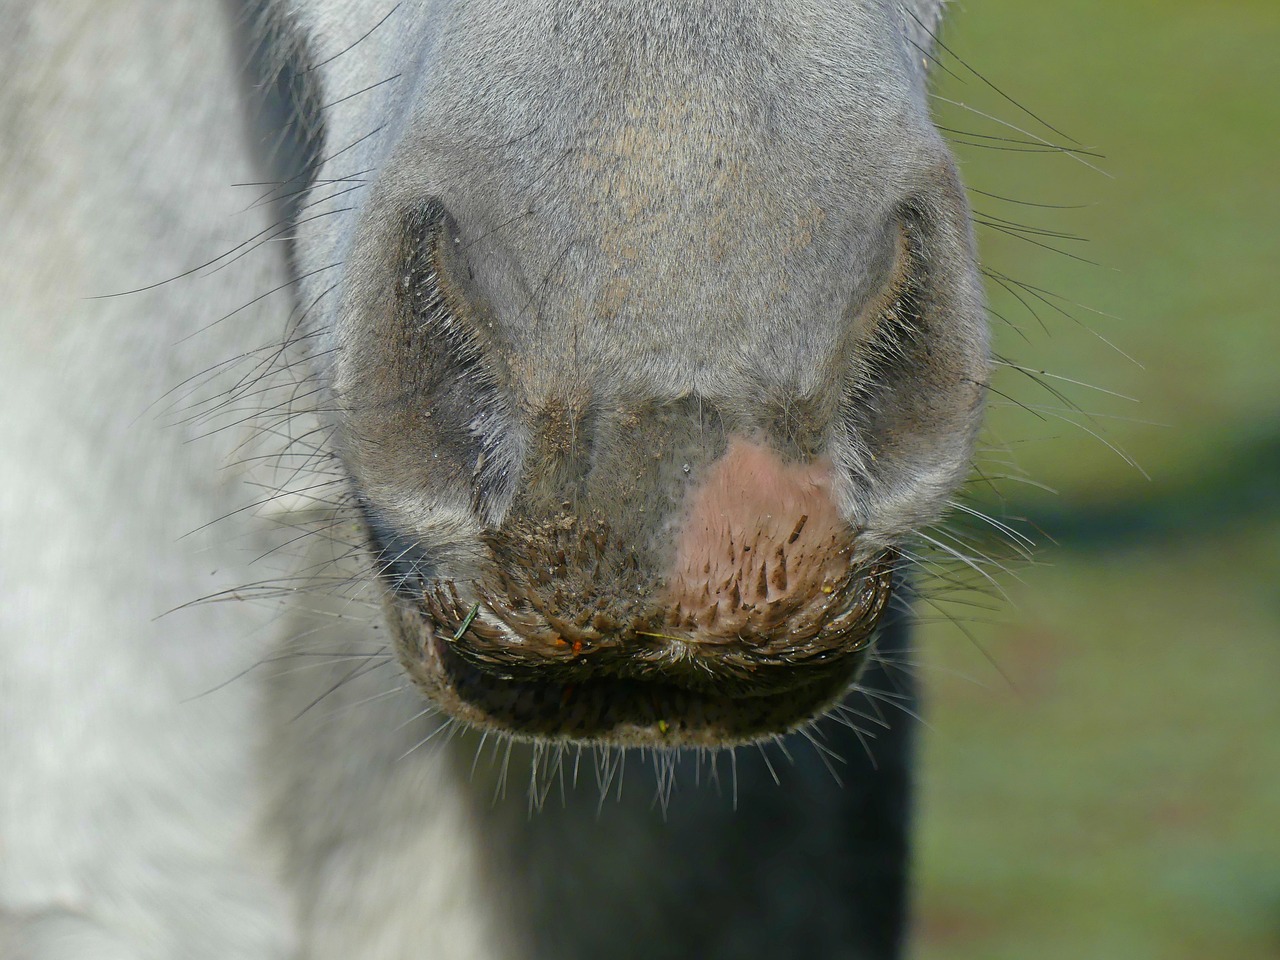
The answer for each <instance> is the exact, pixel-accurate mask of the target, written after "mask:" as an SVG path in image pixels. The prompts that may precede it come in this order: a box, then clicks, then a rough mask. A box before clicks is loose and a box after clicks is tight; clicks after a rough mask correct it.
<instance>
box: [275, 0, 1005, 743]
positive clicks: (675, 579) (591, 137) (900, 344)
mask: <svg viewBox="0 0 1280 960" xmlns="http://www.w3.org/2000/svg"><path fill="white" fill-rule="evenodd" d="M722 6H723V5H716V4H703V3H697V2H695V3H666V2H662V0H647V2H644V3H638V4H634V5H628V7H627V9H626V11H625V12H622V11H613V12H610V11H608V10H602V9H597V8H596V6H595V5H594V4H577V3H569V2H563V3H540V4H536V5H533V4H523V3H516V4H506V5H502V4H494V5H487V4H483V3H479V4H472V5H465V6H459V7H457V8H454V7H452V6H451V5H449V4H444V5H442V6H440V7H438V8H432V9H434V10H435V13H434V14H432V13H430V12H423V13H414V12H412V11H410V12H408V13H406V15H405V18H404V20H403V22H402V29H401V31H400V32H399V33H398V34H397V37H396V39H395V41H394V42H392V41H388V44H387V50H386V52H385V54H384V57H383V59H384V60H385V61H386V62H384V63H379V64H376V65H375V67H374V68H370V69H371V70H373V72H371V73H370V74H369V75H368V76H361V75H359V73H358V70H356V72H355V73H354V74H353V75H352V76H349V77H347V78H346V80H347V83H348V84H350V85H351V87H352V89H357V88H359V87H360V85H361V84H364V85H365V86H366V87H368V85H369V84H372V83H374V82H375V81H376V80H378V79H380V78H379V77H378V76H377V74H378V73H382V75H383V76H386V75H390V74H392V73H395V75H396V76H397V77H401V78H403V79H402V80H401V81H400V82H399V84H398V86H396V92H395V93H394V96H395V97H397V98H399V99H398V100H397V101H396V102H395V103H394V104H392V106H394V109H390V108H388V109H387V110H386V112H385V114H378V116H379V117H382V116H384V115H385V117H387V118H388V119H386V120H385V122H384V123H382V124H381V125H380V126H376V127H373V126H372V124H370V123H368V122H366V123H364V124H360V123H356V122H354V121H347V122H346V123H347V125H346V126H345V127H344V125H343V124H344V121H343V119H342V115H341V114H339V115H338V117H337V118H336V119H335V120H334V121H333V122H332V123H331V125H330V126H329V128H328V129H327V130H326V142H325V149H326V151H327V153H329V154H333V155H334V156H337V155H338V153H336V152H335V151H340V152H341V153H342V155H343V161H342V164H341V166H337V167H333V168H332V169H328V168H326V167H324V166H322V167H321V172H320V176H321V177H322V178H323V177H324V176H325V174H326V171H327V172H328V173H329V174H330V178H331V179H334V180H337V179H339V177H338V174H339V173H341V172H342V170H349V169H360V170H369V171H373V172H372V173H371V174H365V176H366V177H367V178H368V179H369V186H368V188H367V189H366V190H365V191H363V192H362V193H360V194H359V195H358V199H357V200H356V201H355V202H354V203H352V202H351V201H350V198H344V203H349V204H350V206H351V209H349V210H347V209H345V208H343V209H340V210H338V211H336V212H335V214H334V215H335V216H338V217H340V218H341V222H342V223H343V224H344V227H343V229H342V230H337V231H334V230H332V229H329V230H328V231H327V232H322V231H319V230H315V231H310V230H309V229H308V226H307V223H306V222H305V221H304V222H303V224H302V225H301V227H300V231H299V233H300V239H299V250H300V252H301V261H300V266H301V268H302V270H301V272H302V273H303V275H304V276H306V275H308V267H310V268H312V269H313V270H315V271H316V272H320V271H322V270H323V269H326V267H325V265H326V264H330V263H341V264H342V267H341V271H342V276H341V278H340V279H339V280H337V282H335V281H334V279H333V277H332V276H326V277H324V279H323V284H324V286H323V287H320V286H318V284H319V283H320V281H315V283H316V284H317V287H316V288H315V294H316V302H317V309H316V310H315V311H314V315H313V318H312V320H311V322H313V323H317V324H318V325H319V328H320V333H321V335H322V337H323V340H324V342H325V344H326V346H327V347H328V349H326V350H324V351H323V355H324V361H323V363H324V369H323V375H324V378H325V380H326V382H327V383H328V384H329V385H330V390H331V393H332V401H333V402H332V407H333V410H334V411H335V413H334V423H333V425H334V427H335V436H336V443H337V449H338V453H339V455H340V457H341V459H342V462H343V464H344V466H345V467H346V470H347V471H348V473H349V474H350V477H351V480H352V483H353V486H354V489H355V492H356V499H357V502H358V503H359V505H360V507H361V512H362V516H363V517H364V520H365V523H366V526H367V530H368V536H369V543H370V547H371V552H372V554H373V556H374V558H375V562H376V564H377V567H378V570H379V573H380V575H381V580H382V582H383V584H384V586H385V594H386V606H387V610H388V615H389V618H390V620H391V623H392V624H393V626H394V628H395V634H396V641H397V649H398V652H399V655H400V659H401V662H402V664H403V665H404V667H405V669H406V670H407V671H408V673H409V675H410V676H411V677H413V679H414V680H415V681H416V682H417V683H418V684H419V685H420V686H421V687H422V688H423V689H424V690H425V691H426V692H427V693H428V695H429V696H431V697H432V698H433V699H434V700H435V701H436V702H437V703H438V704H439V705H440V706H442V707H443V708H444V709H445V710H446V711H448V712H450V713H451V714H453V715H454V716H456V717H459V718H461V719H463V720H466V721H469V722H472V723H475V724H477V725H481V726H486V727H489V728H495V729H498V730H501V731H504V732H506V733H509V734H513V735H516V736H528V737H540V738H550V739H562V740H576V741H579V742H608V743H619V744H641V745H645V744H649V745H653V744H672V745H681V744H693V745H722V744H732V743H742V742H749V741H753V740H757V739H761V738H766V737H771V736H774V735H776V734H778V733H781V732H785V731H787V730H790V729H793V728H795V727H797V726H799V725H801V724H803V723H805V722H807V721H809V720H810V719H812V718H813V717H815V716H817V715H819V714H821V713H822V712H823V711H824V710H826V709H827V708H829V707H830V706H831V705H832V704H833V703H835V702H836V701H838V700H839V698H840V697H841V696H842V695H843V694H844V693H845V692H846V691H847V690H848V688H849V686H850V684H851V683H853V682H854V681H855V680H856V677H857V674H858V671H859V669H860V667H861V666H862V665H863V663H864V662H865V660H866V658H867V656H868V652H869V650H870V647H871V645H872V643H873V641H874V633H875V626H876V623H877V621H878V619H879V618H880V616H881V614H882V613H883V611H884V610H885V608H886V605H887V603H888V601H889V597H890V593H891V591H892V587H893V583H894V578H895V576H896V570H895V568H896V566H897V564H898V556H899V553H898V551H899V548H900V547H901V546H902V545H903V544H904V543H905V542H906V541H907V540H908V538H909V537H910V536H911V533H912V531H913V530H914V529H916V528H917V527H918V526H919V525H921V524H923V523H927V522H932V521H933V520H935V519H936V518H937V516H938V514H939V513H940V511H941V509H942V507H943V505H944V503H945V500H946V497H947V496H948V495H949V493H950V492H951V490H952V489H953V488H954V486H955V485H956V484H957V483H958V482H959V481H960V479H961V478H962V477H963V474H964V471H965V469H966V466H967V463H968V460H969V456H970V454H971V451H972V446H973V437H974V433H975V431H976V428H977V425H978V421H979V419H980V413H981V405H982V396H983V391H984V385H985V381H986V376H987V348H986V334H985V328H984V326H983V321H982V299H981V295H980V293H979V287H978V283H977V280H976V272H975V269H974V264H973V253H972V245H971V239H970V233H969V225H968V223H969V221H968V213H967V209H966V207H965V203H964V200H963V197H962V193H961V191H960V188H959V185H958V181H957V179H956V176H955V173H954V169H953V165H952V163H951V161H950V158H949V156H948V155H947V152H946V150H945V148H944V146H943V145H942V143H941V141H940V139H939V137H938V135H937V133H936V131H935V130H934V129H933V127H932V126H931V124H930V122H929V119H928V115H927V110H926V107H925V99H924V93H923V78H922V75H921V72H920V67H919V64H918V63H917V62H916V61H915V58H913V57H911V56H909V55H908V54H907V52H906V51H908V50H910V49H912V48H911V46H910V44H909V43H908V42H907V40H906V37H905V33H904V25H903V20H902V19H901V14H900V12H899V11H898V9H897V7H896V5H890V4H885V5H883V6H881V5H879V4H848V5H847V6H841V5H839V4H836V5H826V6H824V7H823V11H822V12H821V15H819V12H818V11H817V10H816V9H815V10H814V11H809V13H810V14H812V15H811V16H805V17H794V16H788V15H784V14H785V11H782V10H776V9H774V8H773V6H772V5H769V4H765V3H760V4H759V5H758V6H759V9H758V10H757V9H755V7H754V6H753V5H751V4H749V5H748V6H749V7H751V8H752V9H749V10H745V11H744V10H738V9H736V8H735V9H734V10H725V9H721V7H722ZM442 11H446V12H442ZM447 11H451V12H447ZM833 11H835V13H833ZM624 13H625V15H624ZM833 17H834V18H835V19H832V18H833ZM322 52H323V51H322ZM339 63H340V61H339ZM353 69H355V68H353ZM371 89H373V88H371ZM392 95H393V94H392V93H391V92H386V93H381V92H378V91H377V90H376V89H375V92H374V93H373V94H372V95H371V96H370V97H369V101H370V103H371V104H376V103H377V97H378V96H385V97H391V96H392ZM371 127H372V128H373V129H374V134H369V133H368V131H369V129H370V128H371ZM330 226H331V225H330ZM326 237H329V238H335V239H326Z"/></svg>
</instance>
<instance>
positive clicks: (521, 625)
mask: <svg viewBox="0 0 1280 960" xmlns="http://www.w3.org/2000/svg"><path fill="white" fill-rule="evenodd" d="M700 473H701V474H702V476H700V477H699V478H698V479H697V480H695V481H693V482H691V483H689V484H688V485H687V489H686V491H685V501H686V503H685V505H684V507H683V510H682V512H681V514H680V516H679V518H678V520H677V521H676V525H675V529H674V530H673V533H674V542H672V543H668V544H666V545H665V549H663V548H659V547H658V545H657V544H656V543H655V544H652V545H651V549H648V550H645V549H639V548H638V547H637V542H636V540H634V539H632V538H631V537H629V536H624V535H619V533H618V532H615V530H614V529H613V526H612V525H611V523H610V519H609V518H608V517H607V516H606V515H604V514H603V513H601V512H599V511H595V510H591V511H587V512H585V513H582V512H570V511H569V510H568V509H564V510H562V511H560V512H558V513H551V514H548V515H545V516H543V517H538V518H535V517H519V518H509V519H508V520H507V521H506V522H504V523H503V524H502V526H500V527H499V528H498V529H496V530H493V531H489V532H487V533H486V535H485V537H484V541H485V545H486V548H487V552H488V555H489V556H488V558H487V561H486V562H485V563H484V564H483V565H482V568H481V573H480V575H479V576H477V577H475V578H474V579H471V580H467V581H458V580H454V579H448V578H423V577H404V576H399V577H398V578H397V577H396V576H395V575H394V574H393V575H392V578H391V579H392V581H393V584H394V585H393V586H392V587H391V589H389V590H388V591H387V605H388V610H389V613H390V615H391V620H392V622H393V623H394V624H395V625H396V633H397V650H398V652H399V655H400V660H401V663H402V664H403V665H404V667H405V669H406V670H407V671H408V672H409V675H410V676H411V677H413V678H414V680H415V681H416V682H418V683H419V684H420V685H421V686H422V687H423V689H424V690H426V691H427V692H428V693H429V695H430V696H431V698H432V699H433V700H434V701H436V702H437V703H439V704H440V705H442V706H443V707H444V708H445V709H446V710H448V711H449V712H450V713H452V714H453V715H455V716H458V717H460V718H463V719H466V720H469V721H471V722H473V723H476V724H478V725H483V726H487V727H496V728H498V729H501V730H504V731H506V732H508V733H510V734H513V735H516V736H521V737H539V738H543V739H550V740H570V741H578V742H605V743H613V744H621V745H655V744H664V745H671V746H723V745H731V744H736V743H746V742H751V741H754V740H757V739H760V738H764V737H770V736H774V735H777V734H778V733H780V732H784V731H787V730H791V729H793V728H795V727H796V726H798V725H800V724H802V723H804V722H806V721H808V720H810V719H812V718H813V717H815V716H817V715H819V714H820V713H822V712H824V711H825V710H826V709H827V708H828V707H830V706H831V705H832V703H833V702H835V701H836V700H838V699H839V698H840V697H841V696H842V695H843V693H844V692H845V691H846V690H847V689H848V687H849V686H850V684H851V683H852V682H853V680H854V679H855V677H856V676H857V673H858V671H859V670H860V669H861V667H862V666H863V664H864V662H865V659H866V655H867V652H868V648H869V646H870V644H871V640H872V636H873V633H874V630H875V627H876V625H877V623H878V621H879V619H880V617H881V615H882V614H883V612H884V610H885V607H886V604H887V602H888V599H889V595H890V590H891V583H892V577H891V573H892V561H893V555H892V552H891V551H883V552H881V553H879V554H876V555H874V556H871V557H867V558H863V557H860V556H859V555H858V553H857V549H856V536H855V535H854V533H853V531H851V530H849V529H847V528H846V526H845V525H844V524H843V522H842V521H840V519H839V518H838V516H837V514H836V511H835V508H834V505H833V504H832V502H831V498H830V489H829V488H830V482H829V473H830V465H829V464H821V463H820V464H817V465H809V466H797V465H786V464H784V463H783V462H782V461H781V460H780V458H779V457H778V456H777V454H775V453H774V452H773V451H772V450H770V449H769V448H768V447H767V446H763V445H761V444H758V443H752V442H750V441H747V440H745V439H743V438H740V437H733V438H731V439H730V441H729V443H728V447H727V449H726V450H725V452H724V453H723V454H722V455H721V456H720V457H719V458H718V459H716V460H715V461H713V462H711V463H709V464H706V465H705V466H704V467H703V468H702V470H701V471H700ZM564 506H565V507H566V508H568V507H569V506H570V504H569V502H567V501H566V502H565V504H564ZM663 526H670V524H663ZM383 549H384V556H385V555H386V548H385V547H384V548H383ZM655 562H657V563H660V564H662V565H663V566H662V567H661V568H660V569H655V567H654V566H653V564H654V563H655Z"/></svg>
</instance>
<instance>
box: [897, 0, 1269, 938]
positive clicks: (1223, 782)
mask: <svg viewBox="0 0 1280 960" xmlns="http://www.w3.org/2000/svg"><path fill="white" fill-rule="evenodd" d="M943 41H944V43H946V45H947V46H948V47H949V48H950V50H951V51H952V52H953V54H948V53H946V52H945V51H940V52H939V58H938V59H939V64H938V66H937V67H935V68H934V69H935V72H936V73H937V74H938V76H939V82H938V84H937V87H936V93H937V98H936V102H935V109H936V112H937V115H938V118H939V122H940V124H941V125H943V126H945V127H947V128H950V129H951V130H953V131H956V132H954V133H952V134H950V136H951V139H952V140H953V142H954V143H955V149H956V151H957V153H958V155H959V157H960V161H961V165H962V168H963V173H964V176H965V178H966V180H967V182H968V184H969V186H970V188H971V189H972V190H974V191H975V192H973V193H972V195H971V196H972V200H973V203H974V206H975V208H976V210H977V211H978V213H979V216H980V217H981V218H982V219H983V220H984V221H986V222H987V223H988V224H989V226H985V227H983V228H982V229H981V230H980V233H979V239H980V245H981V252H982V257H983V261H984V264H986V265H987V267H988V269H989V270H990V272H991V274H992V275H993V279H992V280H991V281H990V282H989V288H990V291H991V300H992V307H993V310H994V311H995V312H996V313H997V314H998V315H999V316H998V317H997V318H995V326H996V328H997V334H996V349H997V351H998V353H999V354H1000V355H1001V356H1002V357H1004V358H1007V359H1008V360H1009V361H1010V362H1012V363H1016V364H1018V365H1020V366H1022V367H1025V368H1027V370H1026V372H1020V371H1018V370H1015V369H1013V368H1012V367H1006V368H1004V369H1002V371H1001V372H1000V374H999V376H998V377H997V380H996V384H995V386H996V390H997V392H998V394H999V395H998V396H995V397H993V401H994V403H995V408H994V409H993V410H992V415H991V427H990V430H989V432H988V441H989V448H988V450H987V452H986V453H985V455H984V457H983V459H982V461H981V464H980V466H981V467H982V469H983V470H984V471H985V472H986V473H987V474H989V475H992V476H997V475H999V476H1004V477H1005V479H1003V480H998V481H995V482H993V483H991V484H988V483H986V482H985V481H978V482H976V483H975V484H973V485H972V489H971V490H970V497H971V500H970V502H971V503H974V504H975V505H977V506H979V507H980V508H981V509H982V510H984V511H986V512H987V513H990V514H992V515H994V516H996V517H997V518H1001V519H1008V520H1009V522H1010V523H1015V518H1025V519H1022V520H1017V521H1016V525H1017V527H1018V529H1019V530H1020V531H1022V532H1024V533H1026V534H1027V535H1029V536H1031V537H1033V538H1034V539H1035V540H1036V541H1037V544H1038V546H1037V548H1036V550H1035V552H1034V558H1033V559H1032V560H1031V561H1030V562H1027V561H1019V560H1017V559H1016V558H1014V559H1012V560H1009V558H1010V557H1011V556H1012V554H1013V552H1014V551H1013V550H1012V549H1011V548H1010V547H1009V546H1008V540H1007V538H1005V544H1004V545H1003V546H1002V545H1001V542H1000V541H1001V537H1000V536H999V535H998V534H997V535H994V536H992V535H990V534H989V533H988V534H983V533H982V532H981V529H980V527H981V525H980V524H978V523H976V522H973V523H968V524H964V525H962V527H961V536H962V537H963V538H965V539H966V540H969V541H970V542H971V543H973V544H974V549H976V550H979V551H981V552H982V553H984V554H986V555H988V556H991V557H992V558H993V559H996V560H1000V561H1001V562H1004V563H1006V564H1007V566H1008V567H1009V570H1008V571H1007V572H1005V573H996V574H995V578H996V581H997V582H998V584H999V588H998V589H997V588H993V587H991V586H990V585H988V586H987V587H986V589H985V590H981V591H977V592H975V593H972V594H966V593H963V592H960V591H957V590H956V589H954V588H953V587H951V586H949V585H948V584H946V583H942V582H938V583H934V584H932V585H929V584H926V585H925V589H926V592H927V593H929V594H932V595H934V596H936V597H937V598H938V599H937V602H936V603H935V604H933V605H929V604H926V605H925V606H924V607H922V615H923V618H924V619H925V620H927V621H928V622H927V624H926V626H925V629H924V631H923V635H924V639H923V645H922V649H921V650H920V652H919V658H920V667H919V672H920V674H921V676H922V678H923V680H924V683H925V686H926V695H927V701H926V703H927V706H926V719H927V721H928V723H929V729H928V731H927V733H926V735H925V740H924V758H923V761H924V762H923V773H922V784H921V786H922V791H921V793H922V797H921V804H922V809H921V822H920V835H919V847H918V858H919V865H918V871H917V876H918V889H917V934H916V938H915V948H914V956H916V957H918V958H922V960H932V958H947V960H965V958H982V960H1002V958H1017V960H1027V958H1037V960H1053V958H1071V960H1081V958H1088V960H1110V958H1124V960H1145V958H1152V960H1155V958H1159V960H1181V958H1188V960H1190V958H1196V960H1203V958H1232V960H1235V958H1249V960H1252V958H1264V957H1265V958H1277V957H1280V735H1278V734H1280V373H1278V363H1277V359H1278V358H1280V324H1278V323H1277V322H1276V319H1277V318H1276V306H1275V304H1276V299H1277V298H1276V292H1275V291H1276V288H1277V286H1278V281H1280V52H1278V51H1280V3H1277V2H1276V0H1251V2H1246V0H1232V2H1230V3H1213V2H1208V0H1200V2H1187V0H1179V2H1173V3H1165V4H1153V3H1137V2H1132V0H1128V2H1120V0H1110V2H1107V0H1061V2H1056V3H1035V4H1030V3H1027V2H1026V0H985V2H981V3H977V2H975V3H972V4H965V5H963V6H961V5H960V4H953V9H952V15H951V20H950V22H949V24H948V26H947V28H946V31H945V33H944V34H943ZM961 61H963V63H962V62H961ZM965 64H968V65H969V66H970V67H972V68H974V69H976V70H977V71H978V72H980V73H981V74H982V76H983V77H985V78H986V79H987V80H990V81H991V82H992V83H993V84H995V85H996V86H997V87H999V90H1000V91H1003V93H1004V94H1007V95H1008V97H1009V98H1012V100H1013V101H1017V103H1016V104H1015V103H1013V102H1011V100H1010V99H1006V98H1005V97H1004V96H1002V94H1001V93H1000V92H997V90H996V89H994V88H993V87H992V86H989V85H987V84H986V83H984V81H983V80H982V79H981V78H979V77H978V76H976V75H975V74H974V73H972V72H970V71H969V70H968V69H966V67H965ZM948 71H949V73H948ZM948 101H950V102H948ZM1019 105H1021V107H1026V108H1027V110H1029V111H1031V112H1033V113H1034V114H1035V117H1033V116H1031V115H1029V114H1028V112H1026V111H1024V110H1023V109H1021V108H1020V106H1019ZM982 114H989V115H990V117H992V118H995V119H990V118H988V117H984V116H983V115H982ZM1037 117H1038V118H1042V119H1043V120H1044V121H1046V122H1047V123H1048V124H1052V126H1053V127H1055V128H1057V129H1058V130H1060V131H1062V133H1061V134H1060V133H1056V132H1054V131H1053V130H1051V129H1049V128H1048V127H1046V126H1045V125H1044V124H1043V123H1040V122H1038V120H1037V119H1036V118H1037ZM1003 124H1010V125H1012V126H1014V127H1018V128H1021V130H1022V131H1025V132H1019V131H1018V130H1015V129H1011V127H1010V126H1005V125H1003ZM1064 135H1069V136H1070V137H1072V138H1075V140H1076V141H1078V143H1079V145H1081V146H1082V148H1084V149H1086V150H1088V151H1090V152H1096V153H1099V154H1102V155H1103V156H1102V157H1100V158H1095V157H1091V156H1087V155H1079V154H1077V155H1076V156H1074V157H1073V156H1070V155H1065V154H1063V153H1062V152H1060V151H1046V150H1043V149H1041V148H1040V147H1039V146H1038V145H1037V144H1038V142H1039V141H1038V140H1037V138H1043V139H1044V140H1047V141H1050V142H1051V143H1056V144H1068V145H1071V141H1070V140H1067V139H1065V136H1064ZM1000 137H1006V138H1010V140H1011V141H1021V142H1009V141H1003V140H998V139H988V138H1000ZM998 148H1004V149H998ZM1009 148H1012V149H1009ZM1082 161H1083V162H1082ZM1093 167H1096V168H1097V169H1096V170H1095V169H1093ZM1099 171H1101V172H1099ZM976 191H983V192H982V193H979V192H976ZM984 194H996V195H999V197H1003V198H1010V199H997V198H995V197H992V196H987V195H984ZM1011 200H1016V201H1021V202H1010V201H1011ZM1040 205H1054V206H1056V207H1071V208H1073V209H1052V208H1050V207H1047V206H1040ZM1011 224H1014V225H1011ZM1015 225H1016V226H1015ZM1055 233H1063V234H1069V235H1072V236H1075V237H1081V238H1086V240H1085V241H1081V240H1077V239H1070V238H1067V237H1057V236H1051V235H1049V234H1055ZM1042 245H1044V246H1042ZM1045 246H1051V247H1055V248H1058V249H1060V250H1063V251H1066V252H1067V254H1069V255H1063V254H1059V253H1054V252H1052V251H1050V250H1047V249H1045ZM1073 257H1080V258H1085V259H1087V260H1091V261H1094V262H1095V263H1096V264H1097V265H1096V266H1095V265H1091V264H1088V263H1085V262H1083V261H1082V260H1079V259H1073ZM1040 371H1047V375H1046V376H1041V375H1040V373H1039V372H1040ZM1031 374H1034V376H1035V377H1038V378H1039V380H1040V381H1041V382H1042V383H1044V384H1047V387H1046V386H1041V385H1038V384H1037V383H1036V381H1035V379H1033V376H1032V375H1031ZM1054 377H1062V378H1068V379H1062V380H1059V379H1053V378H1054ZM1070 381H1080V382H1081V384H1088V385H1090V386H1089V387H1086V386H1083V385H1079V384H1073V383H1071V382H1070ZM1094 388H1097V389H1094ZM1117 395H1120V396H1117ZM1125 397H1128V398H1135V399H1134V400H1128V399H1124V398H1125ZM1117 451H1119V452H1117ZM1130 461H1132V462H1130ZM1046 488H1051V489H1046ZM997 491H998V492H997ZM997 554H998V556H997Z"/></svg>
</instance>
